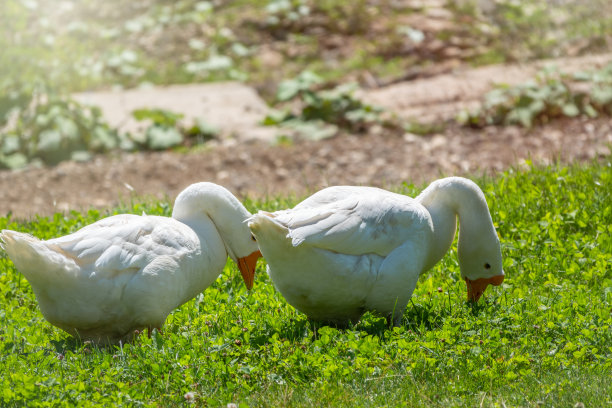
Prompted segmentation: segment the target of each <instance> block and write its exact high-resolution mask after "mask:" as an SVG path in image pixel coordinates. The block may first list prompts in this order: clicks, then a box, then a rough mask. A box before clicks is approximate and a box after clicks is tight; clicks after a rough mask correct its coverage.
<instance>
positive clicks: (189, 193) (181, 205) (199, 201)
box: [172, 183, 251, 261]
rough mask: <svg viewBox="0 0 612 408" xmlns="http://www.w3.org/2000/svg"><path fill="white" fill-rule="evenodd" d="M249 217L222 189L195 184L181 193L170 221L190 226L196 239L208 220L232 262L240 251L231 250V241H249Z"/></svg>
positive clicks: (227, 192)
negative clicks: (244, 239)
mask: <svg viewBox="0 0 612 408" xmlns="http://www.w3.org/2000/svg"><path fill="white" fill-rule="evenodd" d="M250 216H251V214H250V213H249V212H248V211H247V209H246V208H244V206H243V205H242V203H240V201H238V199H237V198H236V197H235V196H234V195H233V194H232V193H230V192H229V191H228V190H226V189H225V188H223V187H221V186H219V185H217V184H214V183H196V184H192V185H191V186H189V187H187V188H186V189H185V190H183V191H182V192H181V193H180V194H179V195H178V197H177V198H176V201H175V203H174V209H173V211H172V217H173V218H174V219H176V220H178V221H181V222H182V223H184V224H187V225H189V226H190V227H191V228H192V229H193V230H194V231H196V233H198V235H199V234H200V233H201V232H202V231H201V230H202V228H203V224H205V223H207V220H205V219H204V218H208V219H209V220H210V221H212V223H213V224H214V226H215V228H216V230H217V232H218V234H219V235H220V236H221V239H222V241H223V245H224V246H225V249H226V251H227V253H228V254H229V255H230V257H231V258H232V259H234V261H235V260H236V259H237V256H236V252H237V250H239V248H233V246H234V245H233V243H234V242H233V241H234V237H237V236H241V235H245V234H246V236H247V237H250V233H249V232H248V227H247V226H246V224H245V223H244V221H245V220H246V219H247V218H248V217H250Z"/></svg>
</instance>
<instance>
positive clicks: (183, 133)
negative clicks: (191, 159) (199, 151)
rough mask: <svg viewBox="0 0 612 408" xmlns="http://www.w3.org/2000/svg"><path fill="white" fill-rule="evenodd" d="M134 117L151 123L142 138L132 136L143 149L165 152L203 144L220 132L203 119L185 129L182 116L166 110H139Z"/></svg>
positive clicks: (133, 113)
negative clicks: (177, 147)
mask: <svg viewBox="0 0 612 408" xmlns="http://www.w3.org/2000/svg"><path fill="white" fill-rule="evenodd" d="M132 115H133V116H134V118H135V119H136V120H138V121H147V122H150V125H149V126H148V127H147V128H146V130H145V132H144V135H143V136H142V137H139V136H137V135H134V136H132V138H133V139H134V140H135V142H136V143H137V144H138V146H139V147H141V148H142V149H150V150H164V149H169V148H172V147H176V146H180V145H185V144H187V143H190V144H201V143H204V142H206V141H207V140H210V139H213V138H214V137H216V136H217V134H218V132H219V131H218V130H217V129H215V128H214V127H212V126H211V125H210V124H208V123H206V121H205V120H204V119H202V118H197V119H196V120H195V121H194V123H193V124H192V125H191V126H190V127H187V128H185V127H183V126H182V125H181V124H180V123H179V121H180V120H181V119H182V118H183V115H182V114H180V113H174V112H170V111H167V110H164V109H137V110H135V111H134V112H132Z"/></svg>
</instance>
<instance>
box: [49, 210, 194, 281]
mask: <svg viewBox="0 0 612 408" xmlns="http://www.w3.org/2000/svg"><path fill="white" fill-rule="evenodd" d="M193 235H194V232H193V231H192V230H191V229H189V228H188V227H186V226H185V225H183V224H181V223H180V222H178V221H176V220H173V219H171V218H166V217H155V216H138V215H131V214H124V215H116V216H113V217H109V218H105V219H103V220H100V221H98V222H96V223H94V224H91V225H89V226H86V227H84V228H82V229H80V230H79V231H77V232H75V233H73V234H70V235H67V236H64V237H60V238H56V239H52V240H49V241H46V242H45V244H46V246H47V247H48V248H49V249H50V250H53V251H55V252H58V253H60V254H62V255H63V256H65V257H66V258H68V259H70V260H72V261H74V263H76V264H77V265H78V266H79V267H80V270H81V273H84V274H87V275H93V274H96V275H98V277H112V276H116V275H118V274H121V273H135V272H137V271H140V270H142V269H143V268H145V267H146V266H147V265H148V264H149V263H150V262H151V261H152V260H153V259H154V258H155V257H157V256H160V255H170V256H172V257H174V258H176V259H177V260H178V259H180V258H181V257H183V256H184V255H185V254H186V253H189V252H190V251H192V250H194V249H196V246H197V244H196V243H197V239H194V237H193Z"/></svg>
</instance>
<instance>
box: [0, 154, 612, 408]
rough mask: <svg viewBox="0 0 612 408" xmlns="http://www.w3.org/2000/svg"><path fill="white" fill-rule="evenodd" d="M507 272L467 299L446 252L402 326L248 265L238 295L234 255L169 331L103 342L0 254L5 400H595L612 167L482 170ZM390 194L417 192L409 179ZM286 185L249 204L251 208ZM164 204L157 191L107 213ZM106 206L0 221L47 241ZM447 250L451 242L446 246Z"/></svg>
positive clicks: (1, 398) (607, 362)
mask: <svg viewBox="0 0 612 408" xmlns="http://www.w3.org/2000/svg"><path fill="white" fill-rule="evenodd" d="M479 184H480V185H481V186H482V188H483V190H484V193H485V196H486V198H487V201H488V203H489V206H490V209H491V215H492V218H493V220H494V223H495V225H496V228H497V230H498V232H499V235H500V237H501V242H502V252H503V256H504V270H505V272H506V275H507V278H506V281H505V282H504V284H503V285H502V286H501V287H497V288H489V289H488V290H487V292H486V293H485V296H484V297H483V299H481V302H480V303H479V304H477V305H475V306H472V305H470V304H468V303H467V302H466V301H465V296H466V293H465V285H464V283H463V281H462V280H461V277H460V271H459V266H458V263H457V258H456V251H455V250H454V249H453V250H451V252H450V253H449V254H448V255H447V256H445V257H444V259H443V260H442V261H441V262H440V263H439V264H438V265H436V266H435V267H434V268H433V269H432V270H430V271H428V272H426V273H425V274H423V276H421V278H420V280H419V283H418V284H417V288H416V290H415V292H414V294H413V296H412V301H411V303H410V304H409V306H408V308H407V310H406V312H405V315H404V321H403V324H402V326H401V327H398V328H394V329H388V328H387V327H386V325H385V322H384V319H381V318H377V317H374V316H373V315H370V314H368V315H366V316H365V317H364V319H363V320H362V321H361V322H360V323H359V324H357V325H355V326H354V327H352V328H350V329H348V330H337V329H334V328H330V327H320V328H319V329H318V331H317V332H315V331H314V330H313V327H312V326H311V325H310V324H309V323H308V321H307V320H306V318H305V317H304V316H303V315H301V314H299V313H297V312H296V311H295V310H294V309H293V308H292V307H291V306H289V305H288V304H287V303H286V302H285V301H284V299H283V298H282V296H281V295H280V294H279V293H278V292H276V291H275V289H274V286H273V284H272V282H270V280H269V278H268V276H267V274H266V273H265V269H264V267H265V262H264V261H260V264H259V266H258V268H257V274H256V282H255V287H254V289H253V291H251V292H247V291H246V289H245V288H244V284H243V283H242V282H241V279H240V275H239V273H238V270H237V267H236V266H235V265H234V264H233V263H232V262H231V261H228V264H227V266H226V268H225V270H224V272H223V274H222V276H221V277H220V279H218V280H217V281H216V282H215V283H214V284H213V285H212V286H211V287H210V288H208V289H207V290H205V291H204V292H203V293H202V294H200V295H198V296H197V297H196V298H195V299H193V300H192V301H190V302H188V303H186V304H185V305H183V306H182V307H180V308H178V309H177V310H175V311H174V312H173V313H172V314H171V315H170V316H169V317H168V320H167V322H166V324H165V325H164V327H163V333H156V332H154V333H153V336H152V337H151V338H148V337H147V336H146V335H141V336H139V337H138V338H137V339H136V342H135V343H134V344H127V345H123V346H122V347H112V348H107V349H99V348H97V347H94V346H92V345H91V344H83V343H81V342H79V341H77V340H75V339H73V338H71V337H70V336H68V335H67V334H65V333H64V332H62V331H60V330H59V329H56V328H54V327H53V326H51V325H50V324H49V323H47V322H46V321H45V320H44V319H43V317H42V315H41V314H40V311H39V309H38V306H37V302H36V299H35V296H34V294H33V293H32V290H31V288H30V285H29V284H28V283H27V281H26V280H25V278H24V277H23V276H22V275H21V274H19V273H18V271H16V270H15V268H14V266H13V264H12V263H11V262H10V260H8V259H7V258H5V257H4V255H0V294H1V295H0V296H1V297H2V308H0V350H2V353H0V367H2V371H1V372H2V375H0V390H2V391H0V405H2V406H34V407H36V406H75V405H78V406H85V407H87V406H100V405H106V406H120V405H127V406H136V405H138V406H179V405H187V404H189V403H193V404H194V406H225V405H226V404H227V403H230V402H233V403H236V404H239V406H247V405H248V406H308V407H311V406H359V407H369V406H372V407H373V406H427V407H447V406H458V407H462V406H465V407H473V406H481V405H482V406H569V407H572V406H575V405H576V404H577V403H578V402H581V403H583V404H584V405H585V406H601V405H602V404H603V405H606V404H608V403H609V402H610V395H612V394H611V391H612V389H611V384H610V381H609V379H610V376H611V375H612V363H611V362H612V348H611V344H612V326H611V325H612V313H611V311H612V290H611V289H610V288H612V268H611V266H610V265H612V255H611V254H612V207H611V206H610V202H612V164H611V163H610V162H609V159H608V161H606V162H605V163H600V164H599V163H593V164H591V165H588V166H578V165H576V166H572V167H550V168H537V167H533V166H530V167H529V168H528V169H527V170H525V171H510V172H508V173H506V174H504V175H502V176H500V177H499V178H496V179H493V180H479ZM397 191H398V192H400V193H404V194H408V195H411V196H414V195H416V194H417V193H418V191H420V189H417V188H415V187H414V186H411V185H404V186H402V187H401V188H398V189H397ZM297 201H298V199H297V198H296V197H290V198H284V197H273V198H269V199H266V200H265V201H256V200H255V201H254V200H247V201H246V202H245V205H246V206H247V208H248V209H249V210H250V211H254V210H255V208H261V209H265V210H269V211H274V210H277V209H281V208H286V207H290V206H293V205H295V204H296V203H297ZM118 211H121V212H132V213H137V214H139V213H141V212H142V211H146V212H147V213H148V214H159V215H166V216H167V215H169V214H170V212H171V208H170V205H168V204H167V203H166V202H160V203H158V202H151V203H144V204H140V203H139V204H133V205H131V206H129V207H126V208H123V209H121V210H119V209H117V210H114V211H113V212H112V213H115V212H118ZM110 214H111V213H105V212H99V211H90V212H88V213H83V214H81V213H76V212H73V213H70V214H68V215H66V216H64V215H61V214H56V215H55V216H54V217H51V218H45V217H38V218H36V219H33V220H30V221H27V222H21V221H15V220H12V219H11V218H10V217H7V218H0V228H11V229H17V230H21V231H27V232H30V233H32V234H33V235H35V236H37V237H40V238H44V239H48V238H51V237H56V236H61V235H64V234H67V233H69V232H72V231H75V230H76V229H78V228H81V227H83V226H84V225H87V224H90V223H92V222H94V221H95V220H97V219H100V218H102V217H105V216H108V215H110ZM453 248H455V246H453Z"/></svg>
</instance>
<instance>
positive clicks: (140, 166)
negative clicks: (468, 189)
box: [0, 119, 612, 218]
mask: <svg viewBox="0 0 612 408" xmlns="http://www.w3.org/2000/svg"><path fill="white" fill-rule="evenodd" d="M611 144H612V120H609V119H606V120H589V121H581V120H568V121H563V122H560V123H555V124H554V125H550V126H545V127H542V128H538V129H535V130H532V131H525V130H524V129H519V128H514V127H512V128H487V129H484V130H468V129H463V128H450V129H447V130H446V132H445V133H444V134H439V135H435V136H428V137H418V136H414V135H405V136H404V137H386V136H385V135H384V134H379V135H368V136H364V137H353V136H346V137H338V138H334V139H330V140H326V141H321V142H301V143H297V144H295V145H292V146H270V145H268V144H265V143H261V142H254V143H252V144H237V145H235V146H220V147H217V148H214V149H210V150H208V151H202V152H198V153H189V154H179V153H172V152H160V153H137V154H124V155H121V156H117V157H105V156H100V157H97V158H96V159H94V160H93V161H91V162H87V163H73V162H65V163H61V164H60V165H58V166H56V167H53V168H41V169H28V170H24V171H19V172H9V171H4V172H1V173H0V213H1V214H6V213H8V212H12V213H13V215H14V217H17V218H28V217H31V216H32V215H34V214H40V215H50V214H52V213H54V212H57V211H60V212H61V211H68V210H80V209H86V208H89V207H95V208H100V209H104V208H109V207H111V206H114V205H117V204H118V203H120V202H126V201H128V200H129V199H130V197H131V196H132V195H136V196H153V197H158V198H165V197H168V198H169V199H174V197H175V196H176V195H177V194H178V193H179V192H180V191H181V190H182V189H183V188H184V187H186V186H187V185H189V184H190V183H193V182H197V181H204V180H207V181H213V182H216V183H219V184H222V185H224V186H226V187H227V188H229V189H230V190H231V191H233V192H234V193H236V194H238V195H239V196H241V197H244V196H245V195H249V196H251V197H262V196H266V195H270V194H278V193H282V194H288V193H295V194H298V195H303V194H306V193H308V192H313V191H315V190H317V189H319V188H321V187H325V186H329V185H335V184H357V185H375V186H387V185H396V184H398V183H402V182H410V183H417V184H421V183H424V182H428V181H430V180H433V179H436V178H438V177H440V176H444V175H479V174H483V173H486V174H494V173H496V172H499V171H503V170H506V169H508V168H510V167H512V166H518V167H520V165H521V163H522V162H523V163H524V161H525V159H529V160H531V161H533V162H535V163H551V162H554V161H557V160H560V161H562V162H575V161H589V160H592V159H596V158H603V157H605V156H607V155H608V154H609V153H610V149H609V147H608V146H610V145H611Z"/></svg>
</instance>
